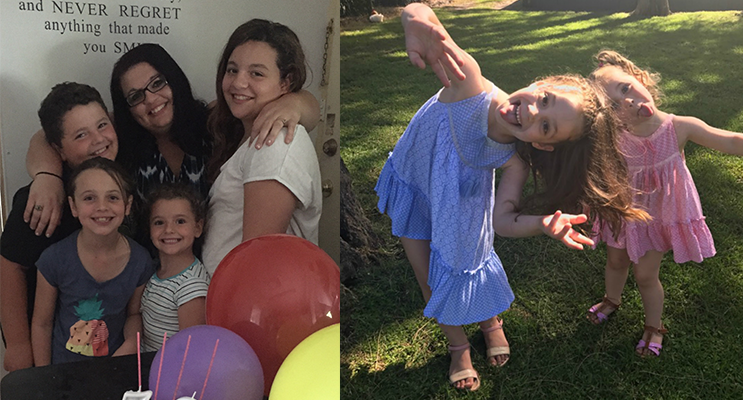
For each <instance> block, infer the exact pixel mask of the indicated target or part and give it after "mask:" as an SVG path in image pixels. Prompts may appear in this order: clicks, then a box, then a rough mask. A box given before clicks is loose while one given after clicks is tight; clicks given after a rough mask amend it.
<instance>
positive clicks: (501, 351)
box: [480, 317, 511, 367]
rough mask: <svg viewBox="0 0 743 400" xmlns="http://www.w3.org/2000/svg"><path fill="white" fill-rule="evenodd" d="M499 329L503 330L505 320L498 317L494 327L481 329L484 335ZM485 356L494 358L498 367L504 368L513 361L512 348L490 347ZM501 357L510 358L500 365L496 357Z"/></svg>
mask: <svg viewBox="0 0 743 400" xmlns="http://www.w3.org/2000/svg"><path fill="white" fill-rule="evenodd" d="M498 329H503V320H502V319H500V318H498V317H496V319H495V324H493V326H491V327H488V328H485V329H482V328H480V330H481V331H482V333H483V334H485V333H490V332H493V331H497V330H498ZM485 354H486V355H487V358H490V357H493V359H495V360H496V361H495V365H496V366H498V367H502V366H504V365H506V363H507V362H508V360H510V359H511V348H510V347H509V346H493V347H488V349H487V350H486V351H485ZM501 355H506V356H508V358H506V361H503V362H502V363H498V359H497V358H496V356H501Z"/></svg>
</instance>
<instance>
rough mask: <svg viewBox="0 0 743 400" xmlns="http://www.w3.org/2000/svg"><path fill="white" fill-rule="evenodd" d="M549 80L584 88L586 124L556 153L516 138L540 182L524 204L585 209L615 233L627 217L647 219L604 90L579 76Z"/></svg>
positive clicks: (531, 208)
mask: <svg viewBox="0 0 743 400" xmlns="http://www.w3.org/2000/svg"><path fill="white" fill-rule="evenodd" d="M544 81H545V82H547V83H550V84H554V85H570V86H573V87H577V88H579V89H580V91H581V96H582V97H583V98H582V101H581V108H582V116H583V124H582V126H581V132H580V135H578V138H576V139H574V140H570V141H566V142H561V143H558V144H556V145H555V146H554V150H553V151H543V150H539V149H537V148H535V147H533V146H532V145H531V144H530V143H524V142H517V145H516V148H517V151H518V154H519V156H520V157H521V158H522V159H523V160H524V161H526V162H527V163H528V164H529V166H530V167H531V170H532V175H533V177H534V182H535V189H534V194H533V195H532V196H530V197H529V198H528V199H527V201H526V202H525V204H526V205H527V208H528V209H529V211H534V209H539V210H540V211H542V212H545V211H546V212H550V213H552V212H554V211H556V210H561V211H563V212H567V213H571V214H579V213H586V214H587V215H588V217H589V218H588V222H589V224H590V223H592V222H594V221H595V220H596V219H597V218H599V219H600V221H601V222H602V223H606V224H608V225H609V226H610V227H611V229H612V232H614V234H615V235H617V234H618V233H619V232H620V229H621V227H622V224H623V223H624V221H626V220H648V219H649V218H650V217H649V215H648V214H647V213H646V212H645V211H643V210H641V209H638V208H634V207H633V194H634V193H633V189H632V188H631V186H630V184H629V174H628V172H627V164H626V161H625V159H624V156H623V155H622V154H621V152H620V151H619V149H618V138H619V126H620V125H619V121H618V120H617V117H616V115H615V114H614V112H613V110H612V108H611V106H610V105H609V100H608V97H607V96H606V94H605V92H604V91H603V89H602V88H601V87H600V86H599V85H597V84H595V83H594V82H592V81H589V80H588V79H585V78H583V77H581V76H577V75H559V76H553V77H548V78H545V79H544ZM540 186H543V187H540Z"/></svg>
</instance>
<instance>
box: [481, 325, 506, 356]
mask: <svg viewBox="0 0 743 400" xmlns="http://www.w3.org/2000/svg"><path fill="white" fill-rule="evenodd" d="M502 324H503V321H502V320H501V319H500V318H498V316H495V317H493V318H490V319H488V320H486V321H482V322H480V330H482V334H483V336H484V337H485V347H486V348H488V349H493V348H501V350H502V351H497V352H496V353H501V354H496V355H495V356H491V357H488V363H490V365H492V366H499V367H500V366H503V364H505V363H506V361H508V359H509V358H510V352H509V349H508V340H506V334H505V332H503V327H502Z"/></svg>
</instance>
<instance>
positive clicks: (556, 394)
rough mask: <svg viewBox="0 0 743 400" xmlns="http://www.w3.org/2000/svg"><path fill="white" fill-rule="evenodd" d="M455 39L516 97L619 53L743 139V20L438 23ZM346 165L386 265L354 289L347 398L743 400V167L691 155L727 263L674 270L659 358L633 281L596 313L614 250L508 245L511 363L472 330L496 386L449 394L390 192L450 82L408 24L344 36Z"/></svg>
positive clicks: (562, 18) (474, 12)
mask: <svg viewBox="0 0 743 400" xmlns="http://www.w3.org/2000/svg"><path fill="white" fill-rule="evenodd" d="M437 13H438V15H439V17H440V19H441V20H442V22H443V23H444V25H445V26H446V27H447V28H448V30H449V32H450V33H451V35H452V37H453V38H454V39H455V40H456V41H457V42H458V43H459V45H460V46H462V47H463V48H464V49H466V50H467V51H468V52H470V53H471V54H472V55H473V56H474V57H475V58H476V59H477V60H478V62H479V63H480V66H481V68H482V70H483V73H484V75H485V76H486V77H487V78H489V79H490V80H491V81H493V82H494V83H495V84H496V85H498V86H499V87H501V88H502V89H504V90H506V91H509V92H510V91H513V90H516V89H519V88H521V87H523V86H526V85H527V84H529V83H530V82H531V81H532V80H534V78H536V77H539V76H544V75H549V74H557V73H564V72H574V73H581V74H584V75H585V74H588V73H589V72H590V71H591V70H592V69H593V68H594V62H593V60H592V56H593V55H594V54H596V53H597V52H598V51H599V50H600V49H603V48H611V49H615V50H618V51H620V52H621V53H623V54H625V55H627V56H628V57H630V58H631V59H632V60H633V61H635V62H636V63H637V64H639V65H640V66H649V67H652V68H653V69H654V70H655V71H657V72H659V73H661V75H662V77H663V80H662V82H661V88H662V89H663V91H664V92H665V95H666V97H665V99H664V102H663V105H662V106H661V109H663V110H664V111H667V112H671V113H675V114H679V115H693V116H697V117H699V118H701V119H703V120H704V121H706V122H707V123H709V124H710V125H712V126H716V127H719V128H723V129H728V130H733V131H737V132H743V112H742V110H743V21H741V18H740V17H739V16H737V15H736V13H735V12H709V13H678V14H673V15H671V16H669V17H665V18H651V19H632V18H628V15H627V14H613V15H605V14H590V13H573V12H519V11H493V10H488V9H470V10H461V11H453V10H451V11H444V10H439V11H437ZM341 49H342V50H341V53H342V58H341V60H342V61H341V89H342V90H341V115H342V125H341V135H342V151H341V154H342V157H343V159H344V161H345V163H346V165H347V166H348V168H349V170H350V171H351V175H352V177H353V179H354V190H355V192H356V194H357V196H358V197H359V199H360V200H361V202H362V204H363V206H364V208H365V210H366V213H367V216H368V217H369V218H370V220H371V221H372V224H373V226H374V229H375V231H376V232H377V233H379V234H380V235H381V236H382V237H384V238H385V240H386V245H385V246H384V248H382V249H380V256H379V263H378V265H371V266H369V268H368V270H367V271H365V273H364V274H362V276H360V277H359V278H358V279H356V280H355V281H354V282H351V283H350V284H349V285H348V290H346V291H345V292H344V298H343V302H342V316H341V320H342V321H341V323H342V341H341V382H342V384H341V385H342V393H343V398H346V399H385V400H402V399H450V398H465V397H466V398H473V399H474V398H476V399H496V398H498V399H634V398H641V399H741V398H743V344H741V339H743V201H742V200H743V160H742V159H739V158H737V157H734V156H727V155H723V154H720V153H718V152H716V151H712V150H708V149H706V148H702V147H698V146H696V145H694V144H690V145H689V146H687V148H686V156H687V163H688V166H689V169H690V170H691V172H692V175H693V176H694V178H695V181H696V184H697V188H698V190H699V194H700V197H701V200H702V205H703V207H704V210H705V215H707V223H708V225H709V227H710V229H711V231H712V234H713V236H714V238H715V244H716V247H717V251H718V253H717V255H716V256H715V257H713V258H712V259H709V260H707V261H705V262H703V263H701V264H696V263H686V264H683V265H677V264H675V263H674V262H673V259H672V256H671V255H667V256H666V257H665V259H664V261H663V265H662V268H661V281H662V282H663V284H664V287H665V291H666V308H665V313H664V323H665V325H666V327H667V328H668V329H669V334H668V335H666V339H665V341H664V343H663V344H664V349H663V353H662V355H661V357H660V358H659V359H641V358H640V357H638V356H636V355H635V354H634V346H635V344H636V343H637V340H638V339H639V337H640V335H641V333H642V326H643V310H642V304H641V300H640V296H639V293H638V291H637V288H636V286H635V284H634V281H633V280H632V278H631V277H630V280H629V282H628V285H627V287H626V289H625V293H624V297H623V305H622V308H621V309H620V310H619V311H618V312H617V313H615V314H614V315H613V316H612V318H610V320H609V323H607V324H604V325H601V326H593V325H592V324H590V323H589V322H588V321H587V320H586V318H585V311H586V310H587V309H588V308H589V307H590V305H591V304H593V303H595V302H596V301H597V300H599V299H600V298H601V296H602V295H603V290H604V289H603V269H604V262H605V250H604V248H602V247H600V248H599V249H597V250H593V251H592V250H586V251H582V252H581V251H571V250H568V249H567V248H565V247H563V246H562V245H560V244H559V243H557V242H556V241H554V240H551V239H548V238H546V237H536V238H528V239H508V238H497V240H496V242H495V249H496V252H497V253H498V254H499V256H500V257H501V259H502V261H503V264H504V266H505V269H506V272H507V273H508V275H509V279H510V283H511V286H512V288H513V291H514V293H515V294H516V300H515V302H514V303H513V305H512V307H511V309H510V310H509V311H507V312H506V313H505V314H504V315H503V316H504V320H505V324H504V329H505V331H506V334H507V336H508V338H509V341H510V345H511V353H512V354H511V361H510V362H509V363H508V364H507V365H506V366H505V367H504V368H500V369H496V368H492V367H488V366H486V363H485V357H484V353H485V350H484V341H483V338H482V334H480V333H479V332H478V331H477V328H476V326H475V325H471V326H468V327H466V329H467V331H468V332H469V333H470V338H471V342H472V343H473V345H474V346H475V350H476V351H475V352H473V362H474V365H475V368H476V369H477V370H478V371H479V372H480V375H481V378H482V381H483V383H482V387H481V388H480V390H479V391H478V392H475V393H472V394H465V393H461V392H459V391H456V390H454V389H452V388H450V387H449V385H448V382H447V380H446V372H447V369H448V365H449V357H448V354H447V351H446V345H447V343H446V341H445V338H444V336H443V334H442V333H441V332H440V330H439V329H438V327H437V326H436V324H435V321H433V320H430V319H427V318H424V317H423V316H422V310H423V307H424V304H423V299H422V296H421V294H420V290H419V289H418V286H417V284H416V282H415V278H414V276H413V273H412V270H411V269H410V266H409V265H408V264H407V262H406V260H405V256H404V253H403V252H402V248H401V246H400V245H399V242H398V241H397V240H396V239H395V238H393V237H392V236H391V235H390V233H389V219H388V218H387V217H386V216H382V215H380V214H379V212H378V211H376V201H377V197H376V195H375V193H374V190H373V189H374V184H375V183H376V179H377V176H378V175H379V172H380V170H381V168H382V166H383V164H384V161H385V159H386V157H387V154H388V153H389V152H390V151H391V150H392V149H393V147H394V145H395V143H396V141H397V139H398V138H399V136H400V135H401V134H402V132H403V130H404V129H405V127H406V125H407V123H408V122H409V120H410V118H412V116H413V114H414V113H415V112H416V110H417V109H418V107H420V106H421V105H422V104H423V103H424V102H425V101H426V100H427V99H428V98H429V97H430V96H431V95H432V94H433V93H435V92H436V91H437V90H438V89H439V87H440V83H439V82H438V80H437V79H436V78H435V76H434V75H433V73H432V72H431V71H430V69H429V70H426V71H420V70H417V69H416V68H414V67H412V66H411V65H410V64H409V62H408V60H407V56H406V54H405V47H404V39H403V34H402V27H401V25H400V21H399V18H393V19H389V20H387V21H385V23H383V24H374V25H371V24H365V25H357V26H353V27H347V28H346V29H345V31H344V32H342V33H341Z"/></svg>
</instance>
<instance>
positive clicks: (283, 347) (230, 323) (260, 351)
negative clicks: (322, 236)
mask: <svg viewBox="0 0 743 400" xmlns="http://www.w3.org/2000/svg"><path fill="white" fill-rule="evenodd" d="M206 322H207V324H210V325H218V326H221V327H224V328H227V329H229V330H231V331H233V332H235V333H237V334H238V335H240V336H241V337H242V338H243V339H245V341H246V342H248V344H249V345H250V347H252V348H253V350H254V351H255V353H256V355H257V356H258V360H259V361H260V363H261V366H262V367H263V377H264V380H265V385H264V392H265V394H266V396H268V393H269V392H270V390H271V383H273V379H274V377H275V376H276V372H277V371H278V370H279V367H280V366H281V363H282V362H283V361H284V359H285V358H286V356H287V355H289V353H290V352H291V351H292V350H293V349H294V347H296V346H297V345H298V344H299V343H300V342H301V341H303V340H304V339H305V338H307V337H308V336H310V335H311V334H313V333H314V332H316V331H319V330H320V329H322V328H325V327H327V326H330V325H333V324H336V323H340V270H339V268H338V265H336V263H335V262H334V261H333V259H332V258H330V256H328V255H327V254H326V253H325V252H324V251H322V250H321V249H320V248H319V247H317V246H315V245H314V244H312V243H311V242H309V241H307V240H305V239H302V238H300V237H297V236H292V235H284V234H276V235H266V236H261V237H257V238H254V239H251V240H248V241H246V242H244V243H241V244H240V245H238V246H237V247H235V248H234V249H233V250H232V251H230V252H229V253H228V254H227V255H226V256H225V258H224V259H223V260H222V262H221V263H219V266H218V267H217V270H216V271H215V273H214V276H213V277H212V281H211V284H210V285H209V291H208V292H207V296H206Z"/></svg>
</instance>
